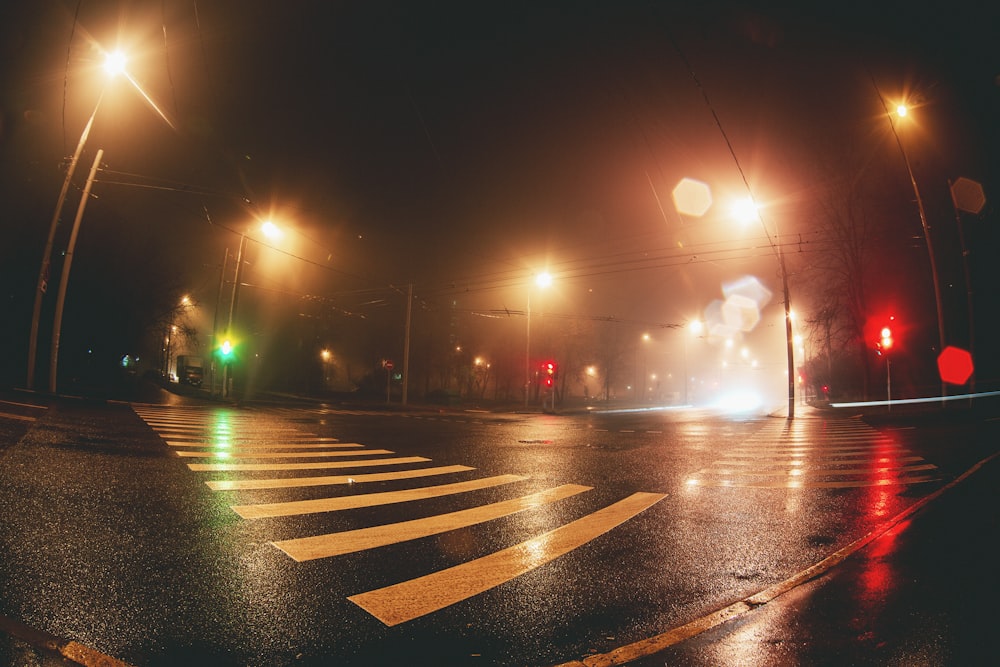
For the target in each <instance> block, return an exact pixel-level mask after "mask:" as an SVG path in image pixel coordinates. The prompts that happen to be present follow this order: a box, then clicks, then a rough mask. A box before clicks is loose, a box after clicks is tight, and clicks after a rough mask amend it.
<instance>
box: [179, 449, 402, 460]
mask: <svg viewBox="0 0 1000 667" xmlns="http://www.w3.org/2000/svg"><path fill="white" fill-rule="evenodd" d="M174 454H176V455H177V456H186V457H201V458H217V459H304V458H323V457H327V456H367V455H369V454H395V452H393V451H391V450H388V449H354V450H349V451H346V452H334V451H322V452H241V451H238V450H235V451H234V450H226V451H214V452H189V451H184V450H181V451H175V452H174Z"/></svg>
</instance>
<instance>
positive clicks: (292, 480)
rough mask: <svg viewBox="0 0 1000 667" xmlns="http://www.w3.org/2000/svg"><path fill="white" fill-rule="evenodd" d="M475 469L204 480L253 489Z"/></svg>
mask: <svg viewBox="0 0 1000 667" xmlns="http://www.w3.org/2000/svg"><path fill="white" fill-rule="evenodd" d="M469 470H475V468H473V467H471V466H461V465H454V466H439V467H435V468H417V469H414V470H397V471H395V472H371V473H361V474H357V475H330V476H326V477H281V478H277V479H218V480H210V481H207V482H205V484H206V485H208V488H210V489H212V490H213V491H246V490H255V489H285V488H296V487H300V486H327V485H334V484H362V483H364V482H391V481H395V480H398V479H414V478H418V477H432V476H434V475H448V474H451V473H456V472H467V471H469Z"/></svg>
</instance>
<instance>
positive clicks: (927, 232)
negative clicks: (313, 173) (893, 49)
mask: <svg viewBox="0 0 1000 667" xmlns="http://www.w3.org/2000/svg"><path fill="white" fill-rule="evenodd" d="M872 85H875V80H874V79H872ZM875 91H876V92H877V93H878V96H879V100H881V101H882V107H883V108H884V109H885V115H886V118H887V119H888V120H889V127H890V128H891V129H892V136H893V138H895V140H896V146H897V147H899V154H900V155H901V156H902V157H903V164H904V165H905V166H906V174H907V176H909V178H910V186H911V187H912V188H913V196H914V198H915V199H916V200H917V213H918V214H919V215H920V226H921V227H922V228H923V231H924V241H925V242H926V244H927V257H928V260H929V261H930V265H931V281H932V282H933V283H934V306H935V308H936V309H937V326H938V345H939V347H938V354H940V353H941V352H942V351H943V350H944V348H945V342H944V340H945V336H944V314H943V309H942V307H941V281H940V279H939V278H938V269H937V260H936V259H935V258H934V246H933V243H932V241H931V227H930V224H928V222H927V212H926V211H925V210H924V199H923V197H921V196H920V188H918V187H917V179H916V178H915V177H914V176H913V168H912V167H911V166H910V157H909V156H908V155H907V154H906V149H905V148H904V147H903V142H902V140H901V139H900V138H899V133H898V132H896V123H895V121H894V120H893V112H892V111H891V110H890V109H889V106H888V105H887V104H886V101H885V98H884V97H882V91H881V90H879V87H878V86H877V85H875ZM895 112H896V117H897V118H903V117H905V116H906V115H907V113H909V109H908V108H907V107H906V105H905V104H899V105H897V106H896V109H895ZM947 393H948V388H947V385H946V384H945V382H944V381H943V380H942V381H941V396H942V397H944V396H945V395H946V394H947Z"/></svg>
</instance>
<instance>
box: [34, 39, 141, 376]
mask: <svg viewBox="0 0 1000 667" xmlns="http://www.w3.org/2000/svg"><path fill="white" fill-rule="evenodd" d="M124 68H125V57H124V55H123V54H122V53H121V52H117V51H116V52H115V53H114V54H108V55H107V56H106V58H105V66H104V69H105V71H106V72H108V74H109V77H111V78H113V77H114V75H116V74H119V73H121V72H123V71H124ZM104 90H105V89H102V90H101V94H100V95H99V96H98V98H97V104H95V105H94V111H93V112H92V113H91V114H90V118H89V119H88V120H87V124H86V125H85V126H84V128H83V132H82V133H81V134H80V141H79V142H77V145H76V150H75V151H74V152H73V157H72V158H70V162H69V165H68V166H67V168H66V178H64V179H63V184H62V189H61V190H60V191H59V197H58V198H57V199H56V208H55V211H54V212H53V213H52V221H51V222H50V223H49V235H48V238H47V239H46V241H45V250H44V251H42V262H41V267H40V268H39V270H38V283H37V287H36V289H35V305H34V309H33V310H32V314H31V335H30V338H29V340H28V375H27V383H26V385H27V388H28V389H33V388H34V384H35V359H36V357H37V354H38V323H39V320H40V319H41V313H42V297H43V296H44V294H45V292H46V290H47V289H48V281H49V268H50V266H51V264H52V246H53V244H54V243H55V237H56V228H57V227H58V225H59V218H60V216H62V209H63V204H64V203H65V202H66V194H67V192H69V185H70V183H71V182H72V180H73V174H74V173H75V172H76V165H77V163H78V162H79V161H80V155H81V154H82V153H83V148H84V146H86V144H87V138H88V137H89V136H90V130H91V128H92V127H93V126H94V118H95V117H96V116H97V110H98V109H99V108H100V107H101V100H102V99H104ZM96 164H97V162H95V165H96ZM63 273H66V270H65V268H64V269H63ZM56 338H58V335H57V334H54V335H53V341H55V339H56ZM54 347H55V344H54ZM54 355H57V353H55V352H54ZM49 375H50V380H49V391H52V392H54V391H55V389H56V388H55V379H54V377H55V371H54V370H50V374H49Z"/></svg>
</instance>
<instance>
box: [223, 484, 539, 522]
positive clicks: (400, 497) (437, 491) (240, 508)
mask: <svg viewBox="0 0 1000 667" xmlns="http://www.w3.org/2000/svg"><path fill="white" fill-rule="evenodd" d="M526 479H528V478H527V477H521V476H520V475H497V476H495V477H484V478H482V479H474V480H470V481H467V482H455V483H454V484H441V485H439V486H422V487H419V488H416V489H405V490H402V491H386V492H384V493H365V494H362V495H357V496H342V497H339V498H315V499H313V500H295V501H291V502H284V503H261V504H259V505H230V507H231V508H232V510H233V511H234V512H236V513H237V514H239V515H240V516H241V517H243V518H244V519H264V518H271V517H277V516H295V515H298V514H315V513H318V512H339V511H341V510H349V509H358V508H360V507H375V506H377V505H391V504H394V503H405V502H411V501H414V500H424V499H426V498H438V497H441V496H450V495H454V494H457V493H466V492H469V491H476V490H479V489H488V488H490V487H493V486H500V485H502V484H510V483H512V482H522V481H524V480H526Z"/></svg>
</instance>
